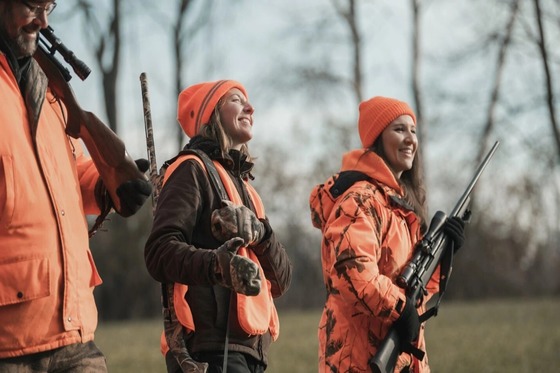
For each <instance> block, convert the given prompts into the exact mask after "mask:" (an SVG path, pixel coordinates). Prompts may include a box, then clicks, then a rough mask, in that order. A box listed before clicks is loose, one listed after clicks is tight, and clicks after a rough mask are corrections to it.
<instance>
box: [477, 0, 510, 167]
mask: <svg viewBox="0 0 560 373" xmlns="http://www.w3.org/2000/svg"><path fill="white" fill-rule="evenodd" d="M519 3H520V0H515V1H513V2H512V3H511V14H510V18H509V21H508V23H507V25H506V28H505V33H504V36H503V38H502V42H501V45H500V46H499V52H498V59H497V61H496V73H495V76H494V83H493V86H492V91H491V94H490V103H489V105H488V112H487V118H486V124H485V125H484V129H483V131H482V138H481V141H480V148H479V150H478V155H477V157H476V160H477V163H480V161H482V157H484V154H485V152H486V150H487V149H488V145H489V142H490V140H489V137H490V134H491V133H492V129H493V127H494V125H495V122H496V120H495V118H496V107H497V105H498V102H499V98H500V89H501V82H502V78H503V75H504V67H505V64H506V54H507V51H508V47H509V45H510V41H511V35H512V33H513V30H514V25H515V20H516V19H517V14H518V13H519Z"/></svg>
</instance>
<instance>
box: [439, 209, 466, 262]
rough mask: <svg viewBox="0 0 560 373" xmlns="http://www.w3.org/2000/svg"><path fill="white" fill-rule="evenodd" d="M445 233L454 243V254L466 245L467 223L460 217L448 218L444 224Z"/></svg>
mask: <svg viewBox="0 0 560 373" xmlns="http://www.w3.org/2000/svg"><path fill="white" fill-rule="evenodd" d="M443 231H444V232H445V234H447V236H448V237H449V238H450V239H451V240H452V241H453V253H456V252H457V250H459V249H460V248H461V247H462V246H463V244H464V243H465V222H464V221H463V219H461V218H460V217H458V216H453V217H450V218H448V219H447V220H446V221H445V223H444V224H443Z"/></svg>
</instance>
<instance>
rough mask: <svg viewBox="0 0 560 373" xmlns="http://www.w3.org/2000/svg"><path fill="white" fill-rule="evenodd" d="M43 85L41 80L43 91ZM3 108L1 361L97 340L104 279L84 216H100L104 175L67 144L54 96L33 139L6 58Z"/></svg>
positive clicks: (0, 89)
mask: <svg viewBox="0 0 560 373" xmlns="http://www.w3.org/2000/svg"><path fill="white" fill-rule="evenodd" d="M32 63H33V64H34V63H35V62H34V61H32ZM31 68H33V69H36V68H37V67H36V66H32V67H31ZM35 71H36V70H35ZM44 79H46V78H44V77H43V76H42V75H39V76H37V79H36V84H37V85H38V87H39V89H40V87H41V86H42V85H43V84H45V83H46V80H44ZM0 102H1V103H2V110H0V133H1V135H0V358H8V357H15V356H21V355H26V354H31V353H37V352H41V351H45V350H51V349H54V348H57V347H61V346H65V345H68V344H71V343H77V342H87V341H90V340H92V339H93V336H94V331H95V329H96V327H97V309H96V306H95V300H94V297H93V288H94V287H95V286H97V285H99V284H100V283H101V279H100V277H99V275H98V273H97V270H96V268H95V264H94V262H93V258H92V256H91V252H90V250H89V239H88V228H87V222H86V219H85V213H91V214H93V213H98V212H99V211H98V209H97V207H96V203H95V197H94V194H93V187H94V185H95V183H96V181H97V179H98V177H99V174H98V173H97V171H96V170H95V166H94V165H93V163H92V162H91V160H90V159H89V158H88V157H86V156H84V154H83V152H82V148H81V146H80V143H79V142H78V141H71V142H70V141H69V140H68V138H67V136H66V134H65V132H64V122H63V119H62V118H64V116H63V115H62V113H61V108H60V106H59V104H58V102H55V101H54V98H53V96H52V95H51V94H50V92H49V91H47V97H46V98H45V100H44V102H43V103H42V110H41V114H40V117H39V121H38V125H37V132H36V134H35V136H33V134H32V132H31V130H30V123H29V119H28V118H29V117H28V113H27V110H26V106H25V103H24V101H23V98H22V95H21V93H20V90H19V87H18V85H17V83H16V80H15V77H14V75H13V73H12V71H11V69H10V67H9V65H8V62H7V60H6V57H5V56H4V55H2V54H1V53H0Z"/></svg>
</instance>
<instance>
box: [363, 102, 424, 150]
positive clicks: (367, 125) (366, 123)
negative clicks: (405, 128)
mask: <svg viewBox="0 0 560 373" xmlns="http://www.w3.org/2000/svg"><path fill="white" fill-rule="evenodd" d="M359 109H360V116H359V119H358V132H359V133H360V140H361V141H362V146H363V147H364V148H368V147H370V146H372V145H373V143H374V142H375V140H376V139H377V137H379V135H380V134H381V132H383V130H384V129H385V128H387V126H388V125H389V123H391V122H392V121H394V120H395V119H397V118H398V117H400V116H401V115H410V116H411V117H412V120H413V121H414V124H416V115H414V111H412V109H411V108H410V106H408V104H407V103H406V102H403V101H399V100H395V99H394V98H389V97H381V96H376V97H373V98H371V99H369V100H366V101H363V102H362V103H360V106H359Z"/></svg>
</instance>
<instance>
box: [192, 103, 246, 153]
mask: <svg viewBox="0 0 560 373" xmlns="http://www.w3.org/2000/svg"><path fill="white" fill-rule="evenodd" d="M225 102H226V98H225V96H224V97H222V98H220V100H219V101H218V103H217V104H216V106H215V107H214V112H213V113H212V116H211V117H210V121H209V122H208V124H207V125H205V126H201V127H200V130H199V131H198V134H199V135H201V136H202V137H205V138H208V139H211V140H214V141H216V142H217V143H218V144H219V146H220V150H221V153H222V157H223V158H227V157H229V155H228V154H229V151H230V150H231V144H232V142H233V141H232V140H231V137H230V136H229V135H228V134H227V133H226V131H225V130H224V126H223V125H222V121H221V119H220V109H221V108H222V106H223V105H224V103H225ZM239 151H240V152H241V153H242V154H245V155H246V156H247V160H248V161H250V162H251V161H254V158H253V157H252V156H251V154H250V153H249V146H248V145H247V143H245V144H243V145H241V149H240V150H239Z"/></svg>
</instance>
